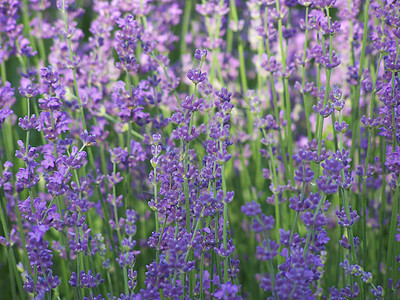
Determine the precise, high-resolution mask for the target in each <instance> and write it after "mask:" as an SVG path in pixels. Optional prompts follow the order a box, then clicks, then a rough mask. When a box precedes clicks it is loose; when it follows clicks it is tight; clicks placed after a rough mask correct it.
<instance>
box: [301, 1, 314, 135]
mask: <svg viewBox="0 0 400 300" xmlns="http://www.w3.org/2000/svg"><path fill="white" fill-rule="evenodd" d="M308 10H309V7H308V6H306V20H305V23H306V25H305V26H306V32H305V34H304V48H303V58H302V66H301V92H302V95H303V103H304V112H305V114H306V125H307V137H308V140H309V141H311V139H312V136H311V124H310V112H309V107H308V100H307V99H308V93H304V91H303V90H304V87H305V85H306V53H307V52H306V51H307V46H308Z"/></svg>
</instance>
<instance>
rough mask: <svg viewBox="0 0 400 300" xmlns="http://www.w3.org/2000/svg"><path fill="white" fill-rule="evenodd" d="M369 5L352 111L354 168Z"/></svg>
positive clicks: (365, 13) (351, 151)
mask: <svg viewBox="0 0 400 300" xmlns="http://www.w3.org/2000/svg"><path fill="white" fill-rule="evenodd" d="M369 3H370V0H366V2H365V4H364V29H363V31H362V32H363V38H362V45H361V57H360V64H359V66H358V83H357V88H356V93H355V97H354V104H353V107H354V111H352V116H353V118H352V122H353V126H352V137H351V148H350V157H352V161H351V163H352V166H353V167H354V165H355V164H356V157H355V155H354V154H355V151H356V149H357V147H356V146H357V135H358V130H359V120H358V119H359V108H360V93H361V76H362V70H363V68H364V62H365V48H366V45H367V43H366V41H367V35H368V19H369V16H368V11H369V6H370V5H369Z"/></svg>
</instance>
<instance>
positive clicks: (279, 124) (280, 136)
mask: <svg viewBox="0 0 400 300" xmlns="http://www.w3.org/2000/svg"><path fill="white" fill-rule="evenodd" d="M267 22H268V7H266V8H265V31H266V32H267V30H268V28H267ZM265 43H266V50H267V56H268V59H269V58H270V57H271V55H272V53H271V49H270V45H269V39H268V35H267V37H266V39H265ZM270 85H271V90H272V99H273V102H274V114H275V120H276V122H277V124H278V127H279V129H281V128H282V124H281V121H280V117H279V107H278V97H277V95H276V89H275V76H274V74H273V73H271V76H270ZM278 137H279V145H281V152H282V161H283V165H284V167H285V176H287V178H289V177H288V176H289V166H288V162H287V157H286V148H285V145H284V144H283V137H282V130H279V131H278Z"/></svg>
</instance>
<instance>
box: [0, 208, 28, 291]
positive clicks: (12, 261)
mask: <svg viewBox="0 0 400 300" xmlns="http://www.w3.org/2000/svg"><path fill="white" fill-rule="evenodd" d="M17 205H18V204H17ZM0 219H1V220H0V221H1V225H2V227H3V231H4V236H5V238H6V240H7V242H9V243H10V244H11V241H10V236H9V234H8V226H7V221H6V217H5V215H4V211H3V204H2V201H0ZM21 235H22V233H21ZM7 251H8V256H9V264H10V267H11V268H12V270H13V273H14V274H13V275H14V277H15V281H16V282H17V287H18V290H19V293H20V296H21V297H23V296H22V295H24V294H25V292H24V289H23V287H22V280H21V277H20V276H19V272H18V268H17V263H16V260H15V255H14V250H13V248H12V246H11V245H10V246H9V247H8V250H7Z"/></svg>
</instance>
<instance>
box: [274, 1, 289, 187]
mask: <svg viewBox="0 0 400 300" xmlns="http://www.w3.org/2000/svg"><path fill="white" fill-rule="evenodd" d="M275 4H276V10H277V12H278V14H279V17H278V32H279V46H280V51H281V58H282V69H283V72H286V63H287V62H286V55H285V50H284V47H283V33H282V16H281V11H280V5H279V0H276V1H275ZM282 82H283V87H284V91H283V92H284V98H285V99H284V107H285V116H286V121H287V127H286V129H287V132H286V134H287V140H286V146H287V148H288V154H289V168H288V169H289V176H288V178H290V180H291V181H292V183H294V169H293V138H292V118H291V111H292V109H291V104H290V95H289V82H288V78H287V77H286V76H285V75H283V76H282ZM282 147H283V145H282Z"/></svg>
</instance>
